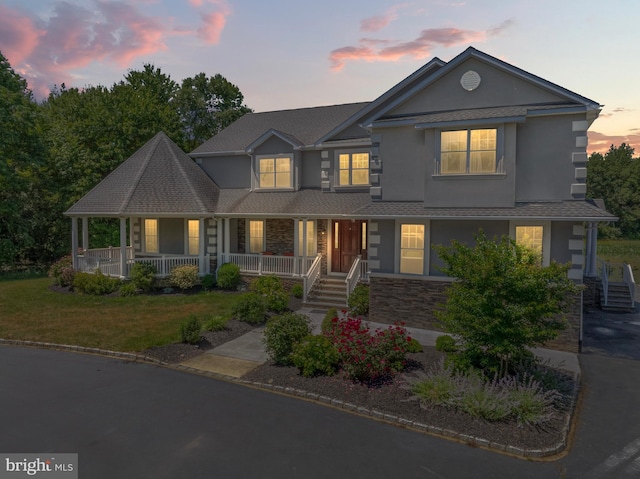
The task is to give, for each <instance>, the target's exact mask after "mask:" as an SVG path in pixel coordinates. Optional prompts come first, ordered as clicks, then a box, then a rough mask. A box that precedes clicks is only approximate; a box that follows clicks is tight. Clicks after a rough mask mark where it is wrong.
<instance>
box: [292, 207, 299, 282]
mask: <svg viewBox="0 0 640 479" xmlns="http://www.w3.org/2000/svg"><path fill="white" fill-rule="evenodd" d="M299 244H300V219H299V218H296V219H295V220H293V275H294V276H298V275H299V274H300V251H299V249H300V248H299V247H298V245H299Z"/></svg>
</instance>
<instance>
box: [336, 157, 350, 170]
mask: <svg viewBox="0 0 640 479" xmlns="http://www.w3.org/2000/svg"><path fill="white" fill-rule="evenodd" d="M338 158H339V168H340V169H341V170H348V169H349V155H348V154H342V155H340V156H339V157H338Z"/></svg>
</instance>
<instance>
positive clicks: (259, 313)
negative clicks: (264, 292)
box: [233, 293, 267, 324]
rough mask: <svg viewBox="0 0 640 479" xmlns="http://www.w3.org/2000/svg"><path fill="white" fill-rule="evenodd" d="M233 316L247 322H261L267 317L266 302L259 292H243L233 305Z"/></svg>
mask: <svg viewBox="0 0 640 479" xmlns="http://www.w3.org/2000/svg"><path fill="white" fill-rule="evenodd" d="M233 316H234V317H235V318H236V319H238V320H240V321H245V322H247V323H249V324H262V323H264V321H265V319H266V317H267V303H266V302H265V300H264V298H263V297H262V296H260V295H259V294H256V293H247V294H244V295H242V296H241V297H240V298H239V299H238V300H237V301H236V302H235V304H234V305H233Z"/></svg>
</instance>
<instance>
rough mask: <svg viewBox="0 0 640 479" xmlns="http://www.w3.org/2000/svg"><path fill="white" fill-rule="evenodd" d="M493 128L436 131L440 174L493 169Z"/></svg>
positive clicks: (494, 161)
mask: <svg viewBox="0 0 640 479" xmlns="http://www.w3.org/2000/svg"><path fill="white" fill-rule="evenodd" d="M497 137H498V130H496V129H495V128H488V129H481V130H457V131H443V132H441V133H440V173H441V174H443V175H461V174H482V173H495V172H496V171H497V161H496V158H497V153H496V149H497V143H498V141H497Z"/></svg>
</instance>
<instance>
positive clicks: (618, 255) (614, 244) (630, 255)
mask: <svg viewBox="0 0 640 479" xmlns="http://www.w3.org/2000/svg"><path fill="white" fill-rule="evenodd" d="M598 257H599V258H601V259H603V260H605V261H608V262H610V263H623V262H624V263H629V264H630V265H631V269H632V271H633V276H634V278H635V280H636V283H637V282H638V281H640V240H598Z"/></svg>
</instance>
